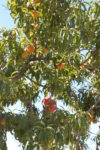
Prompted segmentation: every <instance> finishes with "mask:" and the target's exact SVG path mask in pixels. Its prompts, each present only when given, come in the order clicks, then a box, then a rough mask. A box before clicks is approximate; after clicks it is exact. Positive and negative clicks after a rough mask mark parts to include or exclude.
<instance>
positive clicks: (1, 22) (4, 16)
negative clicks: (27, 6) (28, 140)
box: [0, 0, 98, 150]
mask: <svg viewBox="0 0 100 150" xmlns="http://www.w3.org/2000/svg"><path fill="white" fill-rule="evenodd" d="M88 1H90V0H88ZM6 2H7V0H0V28H2V27H6V28H7V29H11V28H12V27H13V26H14V21H13V19H12V18H11V16H10V11H9V10H8V9H7V6H6ZM59 106H60V104H59ZM17 108H20V109H21V108H22V107H21V104H20V103H18V104H16V106H15V107H14V108H13V107H10V109H11V110H12V111H13V110H14V109H17ZM90 130H91V131H92V132H94V133H96V132H97V131H98V127H97V125H92V126H91V129H90ZM88 143H89V145H92V146H90V150H95V149H96V148H95V144H93V143H91V140H88ZM7 145H8V150H22V147H21V145H20V143H19V142H18V141H16V140H15V138H14V137H13V136H12V135H11V134H10V133H9V132H8V133H7Z"/></svg>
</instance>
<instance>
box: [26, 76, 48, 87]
mask: <svg viewBox="0 0 100 150" xmlns="http://www.w3.org/2000/svg"><path fill="white" fill-rule="evenodd" d="M25 77H26V78H27V79H29V80H30V81H31V82H33V83H34V84H36V85H38V86H41V87H43V88H45V87H46V85H42V84H40V83H38V82H36V81H34V80H32V79H31V78H30V77H28V76H26V75H25Z"/></svg>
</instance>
